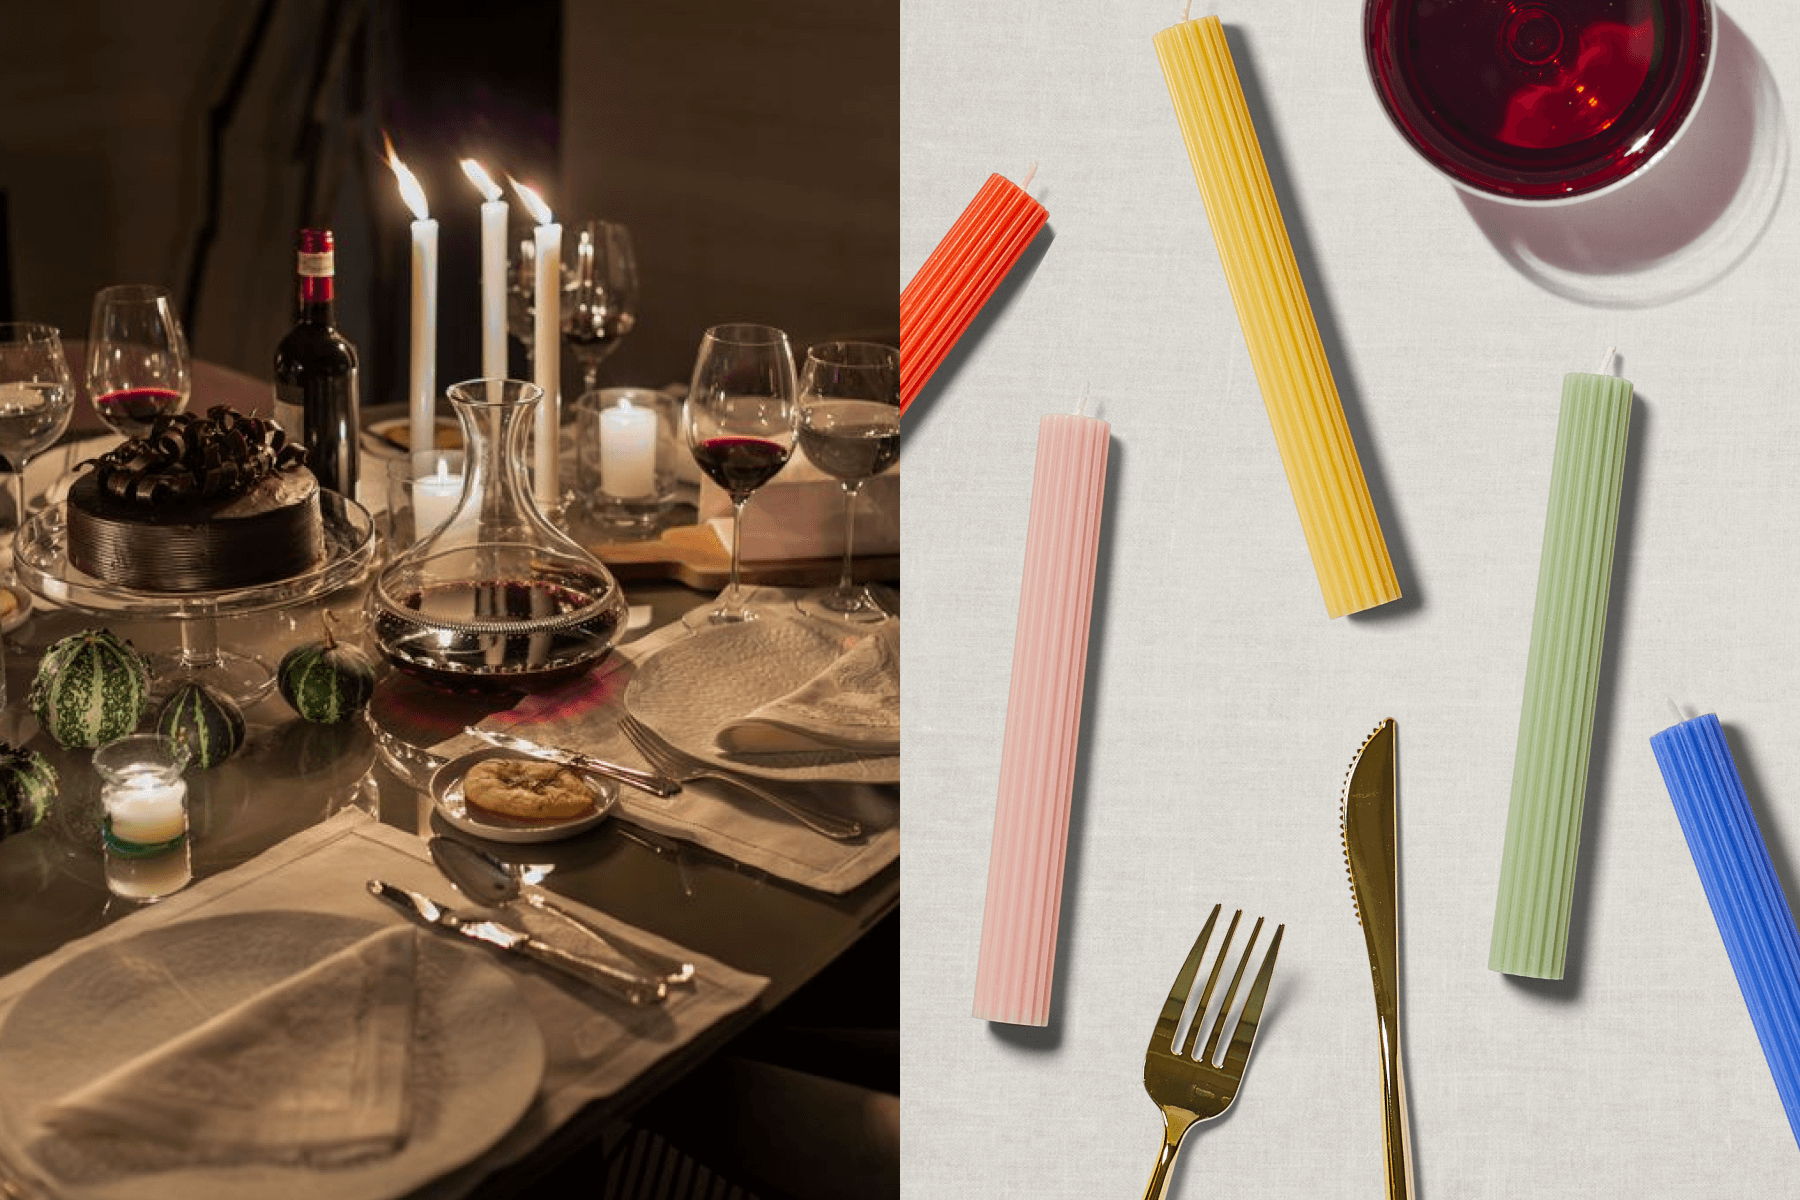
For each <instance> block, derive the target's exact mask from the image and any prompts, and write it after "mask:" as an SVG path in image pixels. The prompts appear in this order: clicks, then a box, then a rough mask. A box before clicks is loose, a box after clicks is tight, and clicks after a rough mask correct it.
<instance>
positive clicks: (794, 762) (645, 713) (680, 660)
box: [625, 613, 900, 783]
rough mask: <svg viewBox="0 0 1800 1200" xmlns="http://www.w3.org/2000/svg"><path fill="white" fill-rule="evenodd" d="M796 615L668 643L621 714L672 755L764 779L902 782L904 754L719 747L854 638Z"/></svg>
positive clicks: (640, 672)
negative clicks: (717, 737)
mask: <svg viewBox="0 0 1800 1200" xmlns="http://www.w3.org/2000/svg"><path fill="white" fill-rule="evenodd" d="M863 636H867V635H866V634H851V633H848V632H846V631H845V629H844V628H843V627H842V626H828V625H826V624H825V623H823V622H819V621H813V620H810V619H808V618H805V617H801V616H798V615H795V616H791V617H790V616H785V615H782V614H779V613H774V614H766V615H764V616H763V617H761V618H759V619H758V620H755V621H746V622H744V623H743V624H741V625H716V626H712V627H710V628H707V629H702V630H700V631H698V632H697V633H694V634H693V635H691V636H689V637H685V638H682V639H680V640H679V641H676V642H672V643H670V644H669V645H668V646H666V647H664V648H663V649H662V650H659V651H657V652H656V653H655V654H653V655H652V656H651V657H649V658H648V659H646V660H644V662H642V663H640V664H639V665H638V668H637V672H636V674H634V675H633V676H632V679H631V682H630V684H628V685H627V686H626V688H625V707H626V708H627V709H629V710H630V711H631V715H632V716H634V717H636V718H637V719H638V720H639V721H641V722H643V723H644V724H645V725H648V726H649V727H650V728H651V729H652V730H654V731H655V732H656V733H657V734H659V735H660V736H661V737H662V739H663V740H664V741H665V742H667V743H668V744H669V745H671V746H673V747H674V748H675V749H677V750H680V751H682V752H683V753H685V754H687V755H688V756H689V757H690V758H697V759H699V760H701V761H702V762H705V763H708V764H710V765H712V766H716V767H720V768H722V769H724V770H727V771H734V772H736V773H738V774H740V775H754V776H757V777H758V778H761V779H781V780H792V781H795V782H808V781H810V782H821V783H899V782H900V756H899V755H897V754H876V755H870V754H861V753H858V752H856V751H853V750H807V751H790V752H784V753H779V754H728V753H726V752H725V751H723V750H721V749H719V747H718V745H717V744H715V742H714V741H713V736H714V734H715V733H716V732H717V731H718V729H719V727H720V726H721V725H723V724H725V722H727V721H730V720H732V719H734V718H736V717H742V716H745V715H747V714H749V713H752V712H755V711H756V710H757V709H759V708H761V707H762V706H763V705H765V704H767V703H769V702H770V701H772V700H779V699H780V698H781V697H783V696H785V695H787V694H788V693H789V692H792V691H794V690H795V689H796V688H798V687H800V686H801V685H802V684H804V683H806V682H807V681H808V680H810V679H812V678H813V677H814V676H815V675H817V674H818V673H819V672H821V671H823V670H824V669H825V668H826V667H829V666H830V665H831V664H832V663H833V662H835V661H836V660H837V658H838V656H840V655H841V654H843V653H844V652H845V651H846V650H847V649H849V647H850V645H852V644H854V642H855V640H856V639H857V638H858V637H863Z"/></svg>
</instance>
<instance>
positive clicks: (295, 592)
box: [13, 492, 376, 706]
mask: <svg viewBox="0 0 1800 1200" xmlns="http://www.w3.org/2000/svg"><path fill="white" fill-rule="evenodd" d="M319 508H320V512H321V515H322V516H323V517H324V524H325V557H324V559H323V560H321V561H320V562H319V564H318V565H317V566H315V567H313V568H312V569H311V570H309V571H304V572H302V573H301V574H299V575H293V576H290V577H288V578H286V579H278V580H275V581H273V582H270V583H261V584H257V585H255V586H253V587H241V588H230V589H228V590H224V591H215V592H148V591H140V590H138V589H136V588H127V587H120V586H119V585H117V584H111V583H105V582H102V581H101V580H98V579H95V578H94V577H93V576H91V575H87V574H84V573H83V572H81V571H79V570H77V569H75V568H74V567H72V566H70V565H69V559H68V553H67V545H68V540H67V539H68V525H67V516H66V513H65V510H64V506H63V504H61V503H57V504H52V505H50V506H48V507H47V508H44V509H42V510H40V511H39V512H37V513H35V514H33V515H32V517H31V518H30V519H29V520H27V521H26V522H25V525H24V528H22V529H21V530H20V531H19V536H18V539H17V541H16V542H15V544H14V553H13V564H14V569H15V571H16V572H17V574H18V577H19V582H20V583H22V584H24V585H25V586H26V587H27V588H29V589H30V590H31V591H32V592H33V593H34V594H35V595H37V596H40V597H42V598H43V599H45V600H48V601H50V602H51V603H53V604H58V605H61V606H62V607H64V608H69V609H73V610H75V611H77V612H83V613H89V614H92V615H94V616H99V617H129V618H134V619H143V618H158V617H166V618H169V619H171V620H174V621H176V622H177V623H178V624H179V626H180V631H181V646H180V649H178V650H175V651H172V652H170V653H167V654H155V655H151V656H150V670H151V673H152V677H153V684H152V690H153V691H154V692H155V693H156V694H159V695H160V694H164V693H166V692H168V691H172V690H173V689H174V686H175V685H176V684H178V683H186V682H188V681H190V680H192V681H196V682H199V683H204V684H206V685H208V686H209V687H212V688H216V689H217V690H218V691H220V692H222V693H224V694H225V695H227V696H230V697H231V698H232V699H233V700H236V701H237V702H238V703H239V704H241V705H246V706H248V705H250V704H254V703H255V702H256V701H258V700H260V699H262V698H263V697H264V696H266V695H268V694H269V690H270V689H271V688H272V687H274V686H275V673H274V671H273V670H272V669H271V668H270V666H269V664H268V663H266V662H264V661H263V660H262V659H261V658H258V657H257V656H255V655H253V654H242V653H239V652H238V651H235V650H226V649H223V648H221V647H220V645H219V632H218V619H219V618H220V617H234V616H240V615H242V614H245V613H253V612H266V611H268V610H271V609H282V608H292V607H294V606H296V605H300V604H305V603H307V602H309V601H312V600H316V599H318V598H320V597H322V596H327V595H329V594H331V593H332V592H335V591H338V590H340V589H342V588H347V587H352V586H354V585H356V584H358V583H361V582H362V581H363V580H364V579H365V578H366V577H367V576H368V573H369V568H370V567H371V566H372V565H373V564H374V561H375V544H376V543H375V522H374V519H373V518H372V517H370V515H369V512H368V510H367V509H365V508H363V507H362V505H360V504H358V503H356V502H355V501H354V500H347V499H345V498H344V497H342V496H340V495H338V494H337V493H335V492H320V493H319Z"/></svg>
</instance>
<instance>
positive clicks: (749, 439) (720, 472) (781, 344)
mask: <svg viewBox="0 0 1800 1200" xmlns="http://www.w3.org/2000/svg"><path fill="white" fill-rule="evenodd" d="M796 391H797V386H796V382H795V379H794V355H793V351H792V350H790V349H789V348H788V338H787V334H785V333H783V332H781V330H779V329H771V328H770V327H769V326H767V325H715V326H714V327H713V328H711V329H709V330H707V331H706V334H705V336H704V337H702V338H701V339H700V354H699V357H698V358H697V359H696V360H695V362H694V377H693V380H692V382H691V383H690V384H689V385H688V398H687V403H686V404H685V405H683V406H682V410H681V428H682V432H683V434H684V435H685V436H686V438H687V444H688V449H689V450H690V451H691V452H692V453H693V455H694V461H695V462H696V463H698V464H699V465H700V469H701V470H702V471H705V472H706V474H707V476H708V477H709V478H711V479H712V481H713V482H714V483H716V484H718V485H719V486H720V487H722V488H724V489H725V491H726V492H727V493H728V494H729V495H730V496H731V504H732V508H733V509H734V510H735V512H734V515H733V519H732V522H731V586H730V587H728V588H726V589H725V591H724V593H723V594H722V595H720V597H719V602H718V603H717V604H716V605H714V606H713V607H712V608H711V609H709V610H707V611H706V612H704V613H698V615H696V613H690V614H689V617H690V618H692V619H691V620H689V622H688V623H689V624H697V623H705V624H712V625H730V624H735V623H737V622H740V621H749V620H753V619H754V618H755V616H756V614H755V613H754V612H753V611H752V610H751V609H750V608H749V606H747V605H746V604H745V603H744V596H743V589H742V588H741V587H740V586H739V584H738V569H739V551H740V548H741V546H742V544H743V540H744V537H743V531H744V506H745V505H746V504H748V503H749V502H750V493H751V492H754V491H755V490H756V489H757V488H759V487H761V486H762V485H763V484H765V483H767V482H769V480H771V479H773V478H774V477H775V476H776V475H777V474H779V473H780V471H781V468H782V467H784V466H786V465H787V460H788V456H789V455H790V454H792V453H793V452H794V437H795V434H796V432H797V426H798V418H799V412H798V406H797V404H796V400H795V393H796ZM696 611H698V610H696Z"/></svg>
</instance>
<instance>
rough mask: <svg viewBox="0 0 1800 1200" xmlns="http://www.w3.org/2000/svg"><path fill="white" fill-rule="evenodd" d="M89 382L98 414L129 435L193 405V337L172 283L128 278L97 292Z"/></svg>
mask: <svg viewBox="0 0 1800 1200" xmlns="http://www.w3.org/2000/svg"><path fill="white" fill-rule="evenodd" d="M87 385H88V395H90V396H92V397H93V398H94V413H95V415H97V416H98V417H99V418H100V419H101V420H102V421H104V422H106V424H107V426H108V427H110V428H111V429H112V430H113V431H114V432H115V433H119V434H123V435H124V436H126V437H142V436H143V435H144V434H146V433H149V432H150V426H151V424H152V423H154V422H155V420H156V418H157V417H159V416H161V415H162V414H164V413H178V412H181V411H182V410H183V409H185V408H187V405H188V395H189V393H190V392H192V390H193V379H192V376H191V375H190V374H189V370H188V348H187V337H186V336H185V335H184V334H183V333H182V332H181V320H180V318H178V317H177V316H176V315H175V305H174V302H173V300H171V298H170V296H169V290H168V289H167V288H161V287H154V286H151V285H148V284H140V283H124V284H119V285H117V286H114V287H109V288H102V289H100V291H99V292H98V293H96V294H95V296H94V315H93V319H92V321H91V322H90V323H89V325H88V343H87Z"/></svg>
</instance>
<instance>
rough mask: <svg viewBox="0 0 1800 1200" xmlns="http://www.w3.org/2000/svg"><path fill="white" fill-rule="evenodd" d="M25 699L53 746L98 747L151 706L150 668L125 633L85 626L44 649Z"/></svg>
mask: <svg viewBox="0 0 1800 1200" xmlns="http://www.w3.org/2000/svg"><path fill="white" fill-rule="evenodd" d="M30 704H31V711H32V712H34V713H36V714H37V719H38V724H40V725H42V726H43V727H44V729H45V730H47V731H48V732H49V734H50V736H51V737H53V738H55V739H56V742H57V744H58V745H60V746H69V747H72V746H99V745H102V744H104V743H106V742H110V741H112V740H113V739H114V738H117V737H124V736H125V735H126V734H128V733H130V732H131V731H132V730H134V729H136V728H137V723H138V720H139V719H140V718H141V717H142V716H143V715H144V710H145V709H146V708H148V707H149V706H150V669H149V668H148V667H147V666H145V665H144V660H143V658H142V656H140V655H139V654H138V652H137V651H136V650H134V649H133V648H132V645H131V643H130V642H128V641H126V640H125V639H124V638H121V637H119V636H118V635H117V634H115V633H113V632H112V631H111V630H108V629H89V630H87V631H85V632H83V633H77V634H72V635H70V636H69V637H66V638H64V639H62V640H61V641H60V642H57V643H55V644H54V645H52V646H51V647H50V649H49V650H48V651H47V652H46V653H45V654H44V659H43V661H42V662H41V663H39V664H38V671H37V677H36V678H34V679H33V680H32V681H31V695H30Z"/></svg>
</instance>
